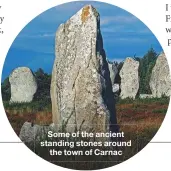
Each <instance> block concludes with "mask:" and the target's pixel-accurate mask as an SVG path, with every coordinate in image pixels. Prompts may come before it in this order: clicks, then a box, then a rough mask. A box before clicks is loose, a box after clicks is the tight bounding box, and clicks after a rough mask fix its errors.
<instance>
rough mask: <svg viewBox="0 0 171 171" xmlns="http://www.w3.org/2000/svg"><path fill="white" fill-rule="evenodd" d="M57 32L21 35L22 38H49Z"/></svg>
mask: <svg viewBox="0 0 171 171" xmlns="http://www.w3.org/2000/svg"><path fill="white" fill-rule="evenodd" d="M54 36H55V33H42V34H34V35H31V34H21V35H19V37H20V38H49V37H54Z"/></svg>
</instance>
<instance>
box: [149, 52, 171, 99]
mask: <svg viewBox="0 0 171 171" xmlns="http://www.w3.org/2000/svg"><path fill="white" fill-rule="evenodd" d="M150 89H151V92H152V94H153V96H154V97H159V98H160V97H161V96H162V95H165V96H170V95H171V79H170V71H169V65H168V62H167V59H166V55H165V54H164V53H161V54H160V55H159V56H158V58H157V60H156V64H155V66H154V68H153V70H152V73H151V79H150Z"/></svg>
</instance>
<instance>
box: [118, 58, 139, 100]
mask: <svg viewBox="0 0 171 171" xmlns="http://www.w3.org/2000/svg"><path fill="white" fill-rule="evenodd" d="M138 68H139V62H138V61H135V60H134V59H132V58H130V57H128V58H126V60H125V62H124V64H123V67H122V69H121V71H120V73H119V75H120V77H121V94H120V96H121V98H122V99H125V98H133V99H135V96H136V95H137V92H138V89H139V77H138Z"/></svg>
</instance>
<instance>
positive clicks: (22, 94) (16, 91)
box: [9, 67, 37, 103]
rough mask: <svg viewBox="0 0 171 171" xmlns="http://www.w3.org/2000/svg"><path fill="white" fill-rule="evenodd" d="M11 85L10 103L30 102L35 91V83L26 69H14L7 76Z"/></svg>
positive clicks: (30, 72) (32, 76)
mask: <svg viewBox="0 0 171 171" xmlns="http://www.w3.org/2000/svg"><path fill="white" fill-rule="evenodd" d="M9 82H10V84H11V99H10V102H11V103H13V102H15V103H22V102H31V101H32V100H33V96H34V94H35V93H36V90H37V82H36V79H35V77H34V75H33V73H32V71H31V70H30V69H29V68H27V67H19V68H16V69H15V70H14V71H13V72H12V73H11V75H10V76H9Z"/></svg>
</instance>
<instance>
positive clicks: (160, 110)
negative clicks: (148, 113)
mask: <svg viewBox="0 0 171 171" xmlns="http://www.w3.org/2000/svg"><path fill="white" fill-rule="evenodd" d="M153 112H154V113H161V114H166V112H167V109H154V110H153Z"/></svg>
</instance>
